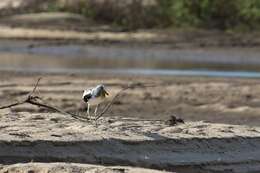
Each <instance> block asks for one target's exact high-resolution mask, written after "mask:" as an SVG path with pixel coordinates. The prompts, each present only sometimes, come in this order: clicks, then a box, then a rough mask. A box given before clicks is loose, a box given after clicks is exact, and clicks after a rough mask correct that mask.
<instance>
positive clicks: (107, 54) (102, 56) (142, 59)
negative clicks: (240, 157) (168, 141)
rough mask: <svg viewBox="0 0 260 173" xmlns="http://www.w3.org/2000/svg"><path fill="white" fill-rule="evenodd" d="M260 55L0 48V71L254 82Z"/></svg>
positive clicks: (5, 44)
mask: <svg viewBox="0 0 260 173" xmlns="http://www.w3.org/2000/svg"><path fill="white" fill-rule="evenodd" d="M259 53H260V50H258V49H253V48H251V49H250V48H243V49H235V48H230V49H172V48H170V47H169V46H168V47H162V46H161V47H160V46H153V47H147V46H131V45H127V46H126V45H123V46H122V45H121V46H120V45H114V46H111V45H93V44H92V45H72V44H60V45H57V44H53V43H47V42H45V43H42V42H41V43H38V42H28V41H15V42H14V41H1V42H0V55H1V58H0V70H12V71H13V70H15V71H25V72H26V71H27V72H44V73H101V74H102V73H110V74H133V75H138V74H143V75H182V76H215V77H246V78H249V77H253V78H258V77H260V72H258V71H259V69H260V68H259V67H260V58H259Z"/></svg>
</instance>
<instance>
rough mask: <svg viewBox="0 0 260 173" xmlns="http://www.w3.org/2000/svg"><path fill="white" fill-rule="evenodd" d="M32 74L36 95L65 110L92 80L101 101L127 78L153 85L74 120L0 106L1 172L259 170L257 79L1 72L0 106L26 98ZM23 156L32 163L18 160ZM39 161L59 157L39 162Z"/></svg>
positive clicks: (40, 110)
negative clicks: (101, 112)
mask: <svg viewBox="0 0 260 173" xmlns="http://www.w3.org/2000/svg"><path fill="white" fill-rule="evenodd" d="M39 76H42V77H43V79H42V81H41V83H40V85H39V88H38V90H37V94H39V95H40V96H41V97H42V98H43V99H44V100H46V101H47V102H48V103H49V104H52V105H55V106H57V107H60V108H62V109H64V110H66V111H71V112H76V111H77V109H78V108H79V107H82V103H81V94H82V90H83V89H85V88H88V87H91V86H95V85H96V84H98V83H104V84H105V85H106V87H107V90H108V91H109V93H110V97H109V98H108V100H109V99H111V98H112V97H113V95H115V94H116V93H117V92H118V91H120V90H121V89H122V87H123V86H125V85H127V84H129V83H132V82H140V81H141V82H143V83H147V84H154V85H155V87H148V88H142V87H141V88H136V89H131V90H127V91H126V92H124V93H123V94H122V95H121V96H120V97H119V99H118V100H117V101H116V103H115V104H114V105H113V107H112V109H111V110H110V111H108V112H107V114H106V116H105V117H104V118H102V119H101V120H99V121H98V122H81V121H79V120H77V119H74V118H72V117H70V116H68V115H62V114H58V113H53V112H50V111H49V110H46V109H43V108H39V107H36V106H35V107H34V106H31V105H27V104H24V105H20V106H17V107H13V108H11V109H5V110H1V111H0V115H1V116H0V120H1V121H0V139H1V140H0V145H1V147H0V162H1V164H3V165H2V168H1V169H2V170H3V171H4V170H7V171H10V172H11V171H12V170H13V171H14V172H15V170H19V169H22V170H26V171H30V170H31V169H32V170H38V169H40V171H42V172H44V171H43V170H46V169H47V170H49V171H52V170H53V169H58V170H61V167H62V168H64V169H65V168H66V170H68V171H67V172H73V171H70V170H73V169H74V168H75V167H76V168H75V169H83V170H84V169H88V167H89V165H85V164H95V165H111V166H118V165H119V166H134V167H142V168H153V169H157V170H167V171H173V172H180V173H182V172H183V173H191V172H192V173H194V172H198V173H201V172H213V173H215V172H218V173H219V172H232V173H233V172H236V173H240V172H241V173H244V172H249V173H255V172H259V170H260V167H259V164H260V158H259V156H260V153H259V152H260V148H259V146H260V145H259V144H260V140H259V139H260V129H259V127H258V126H259V115H258V108H257V102H258V100H259V97H258V96H259V94H258V91H259V89H258V87H260V85H259V84H260V83H259V81H258V80H257V79H235V78H233V79H225V78H200V77H197V78H194V77H193V78H191V77H144V76H123V75H117V76H111V75H102V76H100V75H75V74H63V75H61V74H59V75H58V74H28V73H25V74H24V73H12V72H2V73H1V82H0V97H1V101H0V105H5V104H8V103H10V102H13V101H14V100H17V99H19V98H21V97H24V96H26V95H27V94H28V92H30V91H31V90H32V88H33V86H34V83H35V81H36V80H37V78H38V77H39ZM92 110H93V109H92ZM173 114H175V115H177V116H179V117H181V118H183V119H184V120H185V122H186V123H185V124H178V125H176V126H169V125H167V124H166V123H165V120H166V119H168V118H169V116H170V115H173ZM83 115H84V113H83ZM155 119H156V120H155ZM223 123H228V124H230V125H228V124H223ZM231 124H234V125H231ZM235 124H240V125H235ZM24 162H26V163H27V162H32V163H29V164H25V165H23V164H18V165H17V163H24ZM34 162H42V163H34ZM46 162H47V163H53V162H60V163H57V164H56V163H55V164H50V165H48V166H47V165H46V166H45V164H44V163H46ZM63 162H70V163H79V164H83V165H73V166H72V165H68V164H65V165H64V163H63ZM13 164H15V165H13ZM82 167H84V168H82ZM90 167H91V166H90ZM94 167H96V166H94ZM97 167H99V166H97ZM43 168H44V169H43ZM91 168H92V167H91ZM41 169H42V170H41ZM93 169H94V168H93ZM95 169H99V168H95ZM100 169H105V170H109V171H112V172H113V171H114V170H113V169H112V168H110V167H102V168H100ZM124 169H125V168H124ZM2 170H1V171H2ZM148 171H149V170H148ZM4 172H5V171H4ZM114 172H117V171H114ZM121 172H122V171H121ZM125 172H127V171H125ZM137 172H138V171H137Z"/></svg>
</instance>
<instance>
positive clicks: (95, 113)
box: [95, 104, 99, 117]
mask: <svg viewBox="0 0 260 173" xmlns="http://www.w3.org/2000/svg"><path fill="white" fill-rule="evenodd" d="M98 105H99V104H97V106H96V109H95V117H96V116H97V110H98Z"/></svg>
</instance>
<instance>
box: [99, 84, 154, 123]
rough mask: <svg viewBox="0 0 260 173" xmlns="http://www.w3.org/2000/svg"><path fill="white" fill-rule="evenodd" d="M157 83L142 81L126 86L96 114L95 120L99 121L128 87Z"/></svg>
mask: <svg viewBox="0 0 260 173" xmlns="http://www.w3.org/2000/svg"><path fill="white" fill-rule="evenodd" d="M154 86H155V85H144V84H142V83H134V84H130V85H128V86H126V87H124V88H123V89H122V90H120V91H119V92H118V93H117V94H116V95H115V96H114V97H113V99H112V100H111V101H110V102H109V103H108V104H107V105H106V107H105V108H104V109H103V110H102V111H101V112H100V113H99V114H98V115H97V116H96V118H95V121H97V120H98V119H100V118H101V117H102V116H103V115H104V114H105V113H106V112H107V111H108V109H109V108H110V107H111V106H112V105H113V103H114V102H115V100H116V99H117V97H118V96H119V95H120V94H121V93H122V92H124V91H126V90H128V89H134V88H136V87H154Z"/></svg>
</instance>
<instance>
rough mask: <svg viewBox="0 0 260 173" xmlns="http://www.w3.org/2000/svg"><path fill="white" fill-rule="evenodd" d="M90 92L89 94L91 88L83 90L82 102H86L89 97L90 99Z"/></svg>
mask: <svg viewBox="0 0 260 173" xmlns="http://www.w3.org/2000/svg"><path fill="white" fill-rule="evenodd" d="M91 97H92V94H91V90H84V92H83V95H82V99H83V100H84V102H86V103H87V102H88V101H89V99H91Z"/></svg>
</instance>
